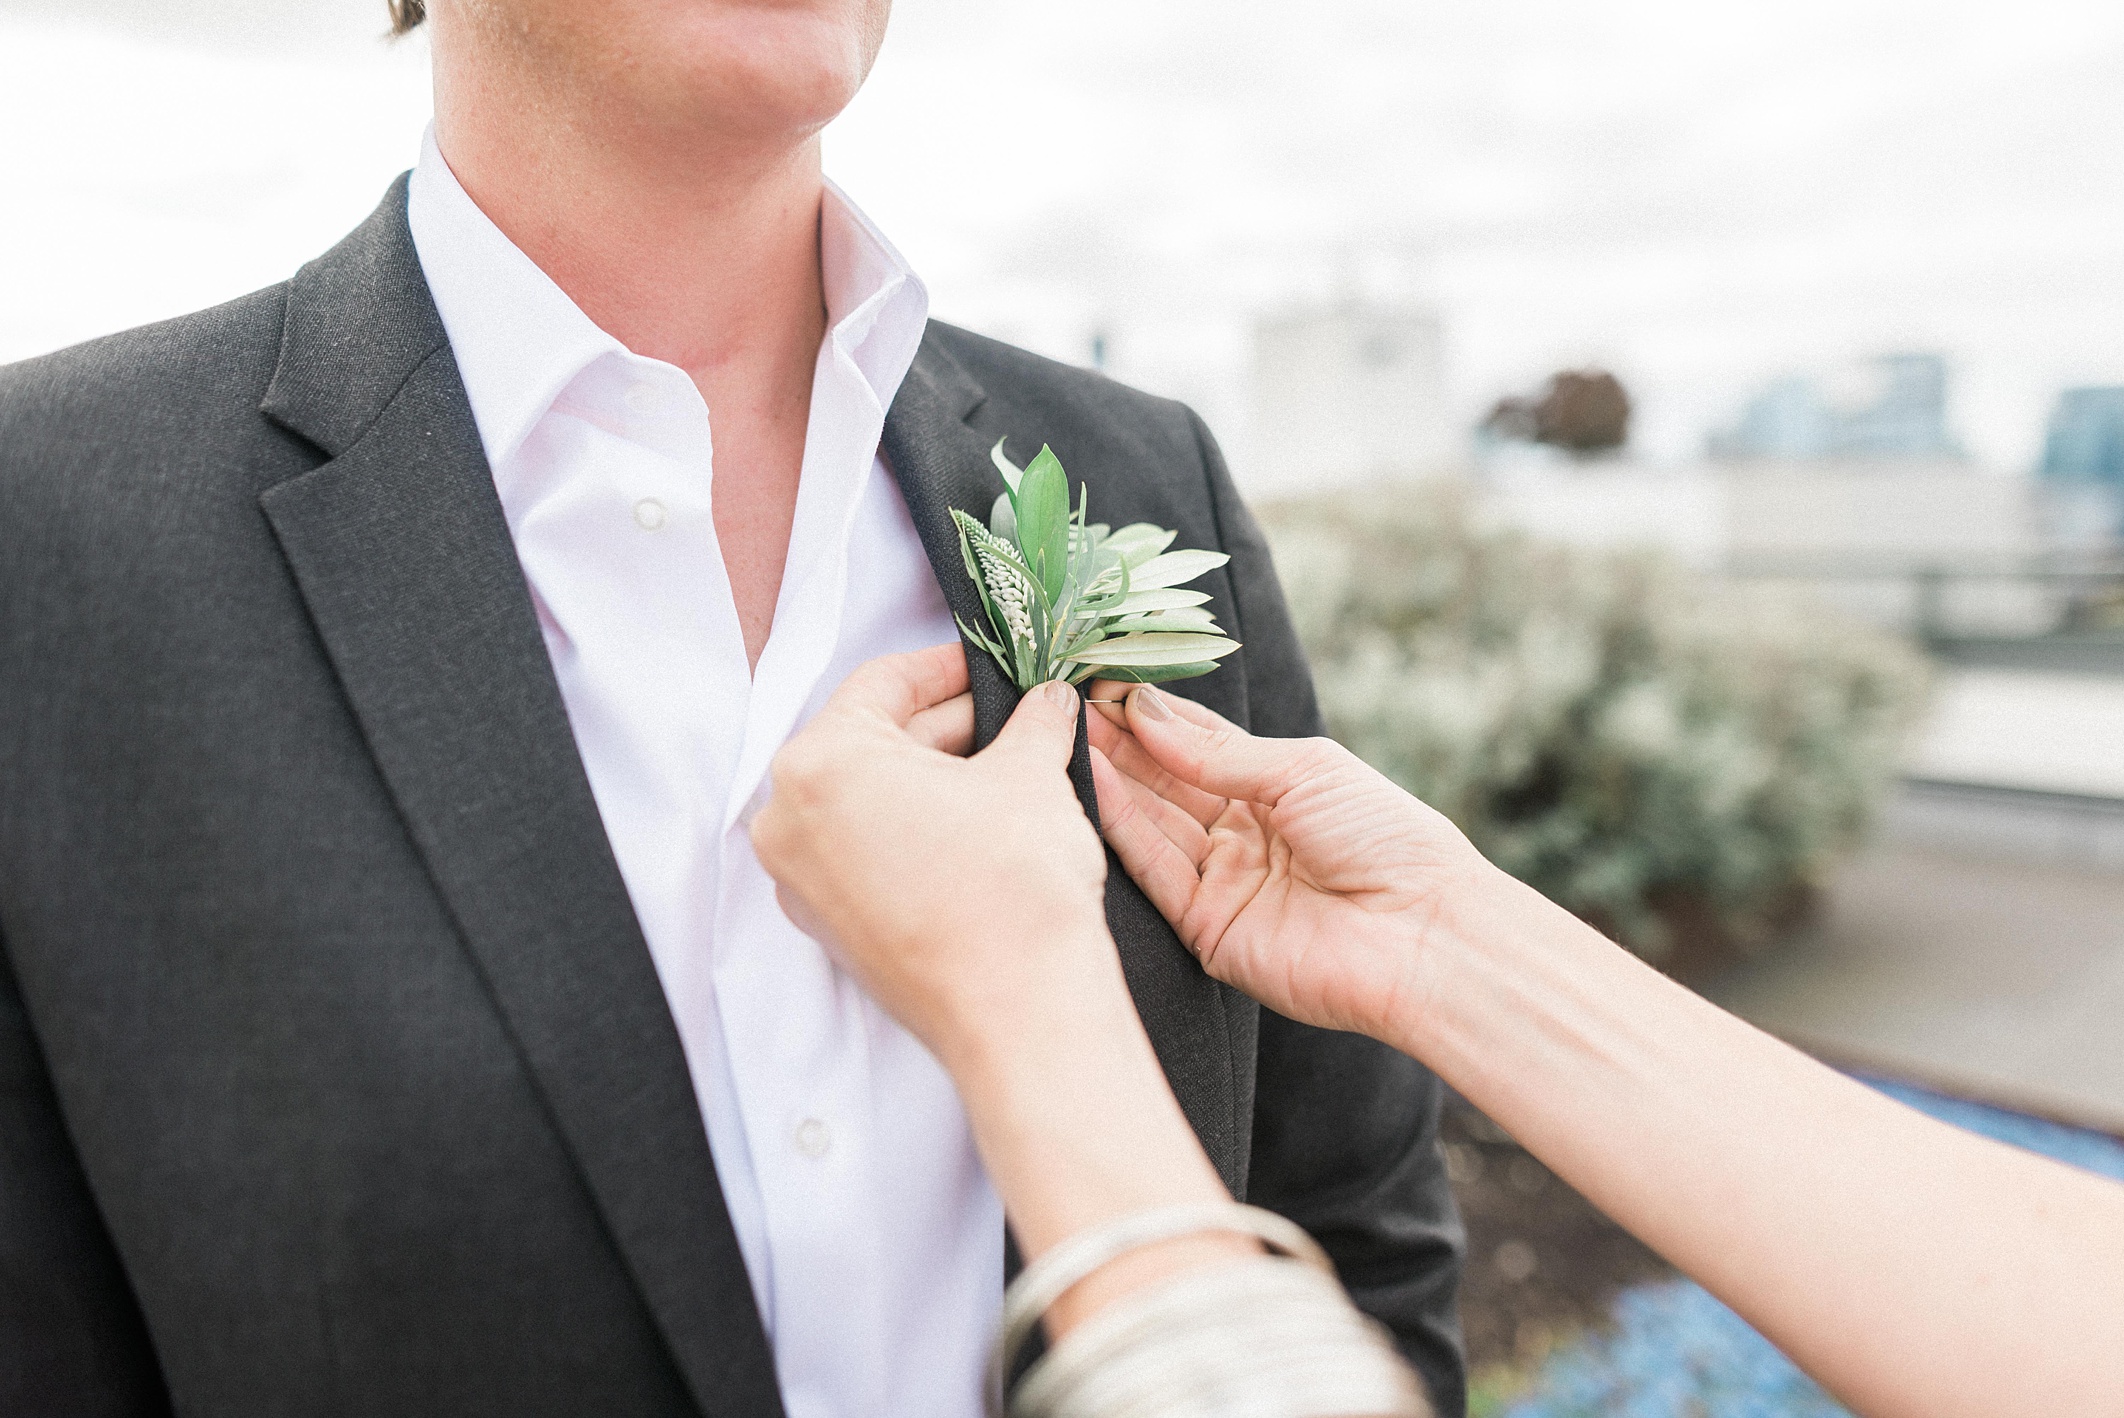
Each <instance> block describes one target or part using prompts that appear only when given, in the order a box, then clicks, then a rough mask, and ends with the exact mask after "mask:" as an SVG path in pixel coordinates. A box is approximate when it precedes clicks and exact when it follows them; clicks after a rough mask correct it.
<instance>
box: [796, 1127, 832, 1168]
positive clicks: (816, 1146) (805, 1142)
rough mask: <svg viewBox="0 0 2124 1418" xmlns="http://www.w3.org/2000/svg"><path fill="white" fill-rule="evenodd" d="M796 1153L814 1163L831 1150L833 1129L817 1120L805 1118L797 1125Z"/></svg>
mask: <svg viewBox="0 0 2124 1418" xmlns="http://www.w3.org/2000/svg"><path fill="white" fill-rule="evenodd" d="M796 1145H797V1151H799V1152H801V1153H803V1154H804V1155H805V1156H806V1157H809V1158H812V1159H813V1160H814V1161H815V1160H817V1159H818V1158H821V1157H824V1156H825V1155H826V1154H827V1153H828V1152H830V1151H832V1150H833V1129H832V1128H829V1127H827V1126H826V1124H825V1123H823V1122H821V1121H819V1120H818V1119H817V1118H806V1119H804V1121H802V1122H800V1123H798V1124H797V1130H796Z"/></svg>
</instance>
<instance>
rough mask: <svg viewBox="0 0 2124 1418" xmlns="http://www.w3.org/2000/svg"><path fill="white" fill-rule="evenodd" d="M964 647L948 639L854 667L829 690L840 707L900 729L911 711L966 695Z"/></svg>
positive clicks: (914, 711)
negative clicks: (871, 715) (878, 717)
mask: <svg viewBox="0 0 2124 1418" xmlns="http://www.w3.org/2000/svg"><path fill="white" fill-rule="evenodd" d="M966 686H967V675H966V647H965V646H963V645H961V644H959V643H958V642H957V641H953V642H952V643H951V644H949V645H933V646H931V647H930V648H929V649H927V650H916V651H914V652H913V653H911V654H906V655H885V656H882V657H880V658H878V659H875V660H872V661H870V662H869V663H868V664H865V665H861V666H858V667H857V669H856V670H855V671H854V673H852V674H850V675H849V676H848V678H847V679H845V680H843V681H841V687H840V688H839V689H837V690H835V691H834V695H833V702H834V703H836V704H838V705H839V706H841V707H844V708H850V709H856V710H860V711H866V712H869V713H874V714H879V715H882V716H884V717H885V718H887V719H890V720H891V721H892V722H893V723H895V724H898V725H899V726H901V727H902V728H905V727H907V726H909V725H910V724H911V723H912V722H913V720H914V718H915V716H916V715H918V714H920V713H921V712H922V711H923V710H925V709H933V708H935V707H937V706H938V705H941V704H945V703H948V702H949V701H951V700H952V699H955V698H957V697H958V696H960V695H962V694H965V693H966Z"/></svg>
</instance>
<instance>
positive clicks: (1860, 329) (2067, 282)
mask: <svg viewBox="0 0 2124 1418" xmlns="http://www.w3.org/2000/svg"><path fill="white" fill-rule="evenodd" d="M382 8H383V7H382V0H204V3H202V0H0V132H5V133H6V134H7V135H8V140H7V141H6V142H5V143H4V144H0V204H4V206H0V216H4V220H0V359H4V358H12V357H17V356H21V355H26V354H31V353H35V352H37V351H39V350H43V349H48V348H52V347H54V346H57V345H60V344H64V343H67V342H70V341H72V340H76V339H80V338H83V337H86V336H89V335H93V334H97V333H100V332H103V331H106V330H110V329H115V328H119V327H122V326H124V325H127V324H132V323H136V322H138V321H141V320H145V319H149V318H153V317H156V316H161V315H166V314H172V313H176V312H178V311H181V310H185V309H189V308H192V307H196V306H198V305H201V304H205V303H207V302H210V301H213V300H216V299H220V298H222V297H225V296H228V295H232V294H236V293H238V292H240V291H243V290H246V289H249V288H251V287H254V286H257V285H261V284H264V283H267V282H269V281H272V280H275V279H278V278H279V277H281V276H283V275H284V274H286V273H287V272H288V271H289V270H290V269H292V268H293V267H294V266H295V265H296V264H299V262H300V261H302V260H303V259H305V258H306V257H307V256H309V255H311V254H313V253H314V252H315V251H317V250H319V249H322V248H323V247H324V246H325V245H327V244H329V243H330V241H331V240H332V239H333V238H334V236H336V234H337V233H338V232H340V231H342V230H344V229H345V228H346V227H347V226H349V225H351V224H352V223H353V222H354V221H356V220H358V219H359V218H360V217H361V215H363V214H364V213H365V212H366V211H367V210H368V208H369V207H370V206H371V205H372V204H373V202H374V201H375V199H376V196H377V195H378V193H379V192H380V191H381V189H382V188H383V186H384V184H385V183H386V182H387V181H388V180H389V178H390V177H391V175H392V174H393V173H395V172H396V171H398V170H399V169H400V168H402V167H404V166H405V165H407V164H408V163H409V162H410V160H411V158H412V156H413V153H414V150H415V145H416V143H417V139H418V135H419V132H420V129H421V127H422V125H423V123H424V122H425V120H426V112H427V98H426V92H425V84H426V75H425V67H424V66H425V60H424V57H423V54H422V51H421V49H420V47H419V45H418V44H409V45H399V46H395V47H393V46H387V45H384V44H382V43H380V42H378V41H377V39H376V34H377V32H378V31H379V30H380V28H381V24H380V15H381V11H382ZM899 10H900V13H899V14H898V15H897V16H896V18H895V21H894V33H893V35H892V38H891V39H890V40H889V41H888V43H887V46H886V50H885V54H884V57H883V58H882V60H881V62H880V64H879V68H878V71H877V73H876V75H875V76H874V77H873V79H872V82H871V85H870V87H869V88H868V89H867V90H866V91H865V93H864V95H863V97H862V98H861V99H859V100H858V102H857V105H856V106H855V108H853V109H852V110H851V111H850V113H849V114H848V115H847V116H846V117H845V118H843V119H842V120H841V122H840V123H839V124H837V125H836V127H835V129H834V130H833V132H832V134H831V136H830V139H829V144H830V146H829V166H830V168H831V170H833V171H834V172H835V173H836V175H837V176H839V177H840V179H841V180H842V182H843V184H844V185H845V186H847V187H848V188H849V189H850V190H851V191H852V192H853V193H854V194H855V196H856V197H857V198H858V200H859V201H861V202H862V203H863V204H864V205H865V206H866V207H868V208H869V209H870V210H871V211H872V212H873V214H874V215H876V216H877V217H878V218H879V220H880V221H881V222H882V223H883V224H884V225H885V226H886V228H887V230H888V231H890V232H891V233H893V235H894V236H895V238H896V239H897V240H898V241H899V243H900V244H901V246H902V247H903V248H905V249H906V251H907V252H908V254H909V255H910V256H911V257H912V258H913V259H914V260H915V262H916V264H917V265H918V266H919V267H920V268H921V269H922V270H923V272H924V274H925V275H926V276H927V277H928V278H929V280H930V284H931V286H932V289H933V290H934V291H935V293H936V297H937V307H938V310H939V313H940V314H943V315H945V316H947V317H949V318H956V319H959V320H962V321H964V322H967V323H971V324H974V325H976V326H977V327H980V328H984V329H988V330H991V331H993V332H995V333H999V334H1004V335H1006V336H1009V337H1012V338H1017V339H1020V340H1022V341H1024V342H1026V343H1030V344H1034V345H1036V346H1039V347H1041V348H1044V349H1047V350H1048V351H1050V352H1052V353H1057V354H1060V355H1063V356H1065V357H1072V358H1081V357H1082V356H1083V352H1084V348H1085V341H1086V339H1087V337H1088V334H1089V332H1090V331H1091V330H1092V329H1094V328H1100V327H1104V328H1108V329H1110V330H1111V331H1112V332H1113V345H1114V350H1115V357H1116V362H1117V365H1118V367H1119V369H1120V371H1121V372H1122V373H1124V374H1125V375H1128V376H1131V377H1134V378H1136V379H1138V380H1139V381H1140V382H1144V383H1148V384H1151V385H1153V386H1155V387H1159V388H1161V389H1164V390H1167V391H1170V392H1175V393H1179V394H1182V395H1183V396H1186V397H1190V398H1193V399H1195V400H1197V401H1198V402H1200V403H1201V404H1202V405H1203V406H1204V407H1205V409H1206V411H1207V412H1209V413H1210V414H1211V415H1212V417H1213V419H1216V420H1218V421H1220V422H1221V423H1223V424H1225V425H1226V426H1227V427H1228V428H1230V429H1231V432H1232V433H1233V435H1234V441H1235V442H1236V443H1237V444H1238V448H1239V451H1241V452H1242V455H1243V449H1244V445H1245V438H1244V429H1243V410H1242V409H1241V408H1240V407H1239V405H1238V402H1237V399H1236V397H1235V393H1234V390H1235V388H1236V374H1237V371H1238V369H1239V367H1240V363H1241V361H1242V360H1243V356H1244V348H1245V346H1244V332H1245V329H1246V321H1247V319H1248V317H1249V315H1250V314H1251V312H1253V311H1256V310H1259V309H1262V308H1264V307H1267V306H1272V305H1275V304H1279V303H1282V302H1285V301H1290V300H1296V299H1305V298H1318V297H1320V296H1323V295H1326V294H1330V293H1332V292H1334V291H1336V290H1337V289H1340V288H1346V287H1350V286H1355V287H1357V288H1359V289H1363V290H1368V291H1372V292H1375V293H1380V294H1413V295H1417V296H1421V297H1423V298H1426V299H1429V300H1432V301H1435V302H1436V303H1437V304H1438V305H1439V306H1440V308H1441V309H1442V310H1443V312H1444V314H1445V317H1446V321H1447V331H1448V341H1449V360H1450V366H1451V374H1452V384H1453V393H1454V397H1455V398H1456V400H1457V401H1458V402H1459V404H1460V405H1461V406H1462V408H1463V409H1464V410H1465V411H1467V412H1468V413H1469V414H1470V415H1471V416H1472V414H1473V413H1474V412H1475V411H1478V410H1479V409H1480V408H1481V407H1482V406H1484V405H1485V404H1486V403H1487V401H1488V400H1489V399H1491V398H1493V397H1494V396H1495V395H1496V394H1497V393H1499V392H1501V391H1503V390H1506V389H1508V388H1513V387H1516V386H1520V385H1525V384H1530V383H1532V382H1534V381H1536V380H1537V379H1538V378H1539V377H1540V376H1541V375H1542V374H1543V373H1545V372H1546V371H1548V370H1550V369H1553V368H1555V367H1557V366H1559V365H1562V364H1567V363H1576V362H1580V361H1587V360H1598V361H1602V362H1606V363H1609V364H1611V365H1613V366H1614V367H1615V368H1617V369H1618V370H1619V371H1620V372H1621V373H1622V374H1623V376H1624V377H1625V379H1626V380H1628V381H1629V382H1630V383H1631V384H1632V385H1633V387H1634V388H1636V390H1637V391H1638V393H1639V395H1640V401H1641V405H1642V408H1643V419H1642V421H1641V425H1640V429H1641V434H1642V442H1643V444H1644V446H1645V447H1646V448H1647V449H1648V450H1649V452H1650V453H1652V454H1653V455H1655V456H1677V455H1681V454H1686V453H1687V452H1689V451H1690V450H1691V449H1693V448H1694V447H1695V446H1696V445H1697V443H1698V441H1699V439H1700V437H1701V433H1702V431H1703V428H1704V427H1705V425H1706V424H1707V423H1709V422H1711V421H1712V420H1714V419H1716V418H1718V417H1720V416H1721V415H1723V414H1724V413H1725V412H1726V411H1727V410H1728V409H1729V408H1730V407H1731V406H1732V405H1733V404H1734V403H1736V402H1737V401H1738V400H1739V398H1740V397H1741V396H1742V395H1744V394H1745V392H1746V391H1747V389H1748V388H1749V387H1750V386H1751V385H1752V384H1753V383H1755V382H1756V381H1758V380H1759V379H1761V378H1763V377H1765V376H1768V375H1772V374H1776V373H1779V372H1781V371H1784V370H1788V369H1806V368H1815V367H1829V366H1834V365H1836V364H1837V363H1838V362H1840V361H1843V360H1846V359H1849V358H1851V357H1853V356H1858V355H1863V354H1865V353H1867V352H1870V351H1874V350H1880V349H1887V348H1897V347H1927V348H1938V349H1942V350H1944V351H1946V352H1948V353H1949V354H1950V355H1952V356H1953V357H1954V359H1955V361H1956V368H1957V372H1958V384H1957V407H1956V417H1957V421H1958V423H1959V424H1960V426H1961V428H1962V431H1963V432H1964V434H1965V436H1966V437H1967V439H1968V441H1969V442H1970V443H1971V444H1972V445H1973V446H1974V447H1975V448H1976V449H1977V450H1978V452H1979V453H1980V454H1982V455H1983V456H1985V457H1986V458H1987V459H1988V460H1991V461H1993V462H1995V463H1997V464H1998V465H1999V466H2001V467H2002V468H2008V469H2013V468H2020V467H2024V466H2025V465H2026V463H2027V462H2028V460H2029V459H2030V457H2031V456H2032V454H2033V450H2034V448H2035V445H2036V442H2037V439H2038V436H2039V433H2040V427H2041V421H2042V417H2043V414H2044V412H2045V410H2046V408H2047V405H2048V402H2049V400H2050V398H2051V396H2052V395H2053V393H2054V392H2055V390H2056V389H2057V388H2058V387H2059V386H2060V385H2062V384H2065V383H2071V382H2087V381H2116V382H2124V7H2120V6H2118V5H2116V4H2115V3H2114V0H1777V3H1768V0H1757V3H1730V0H1709V2H1708V3H1707V0H1607V2H1606V3H1603V4H1598V5H1595V4H1588V3H1577V4H1572V3H1565V0H1490V3H1487V4H1470V3H1467V0H1450V3H1448V2H1447V0H1155V3H1153V0H1070V3H1068V4H1055V3H1053V0H902V3H901V4H900V7H899Z"/></svg>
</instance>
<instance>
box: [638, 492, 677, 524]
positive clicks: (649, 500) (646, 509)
mask: <svg viewBox="0 0 2124 1418" xmlns="http://www.w3.org/2000/svg"><path fill="white" fill-rule="evenodd" d="M669 515H670V514H668V513H666V512H665V511H664V504H663V503H661V502H658V501H657V500H656V499H655V498H653V497H645V498H643V499H642V500H641V501H640V502H637V503H635V504H634V521H635V525H636V526H638V527H640V528H641V529H642V530H643V531H645V532H655V531H661V530H662V529H663V526H664V519H665V518H666V517H667V516H669Z"/></svg>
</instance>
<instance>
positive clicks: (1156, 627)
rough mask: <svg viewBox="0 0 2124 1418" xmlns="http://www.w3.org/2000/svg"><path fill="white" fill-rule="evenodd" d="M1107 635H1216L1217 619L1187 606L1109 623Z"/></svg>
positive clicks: (1201, 610) (1204, 611) (1197, 607)
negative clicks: (1141, 633) (1167, 633)
mask: <svg viewBox="0 0 2124 1418" xmlns="http://www.w3.org/2000/svg"><path fill="white" fill-rule="evenodd" d="M1104 628H1105V630H1106V633H1107V634H1109V635H1131V634H1135V633H1138V632H1163V631H1185V632H1199V633H1201V634H1204V635H1215V634H1217V633H1218V632H1217V617H1215V616H1213V615H1211V614H1210V613H1209V612H1208V611H1206V610H1203V609H1202V608H1201V607H1200V606H1187V607H1184V608H1182V609H1180V610H1170V611H1158V612H1156V613H1154V614H1151V615H1132V616H1126V617H1124V618H1122V619H1120V620H1116V621H1109V622H1108V623H1107V624H1106V626H1105V627H1104Z"/></svg>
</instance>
